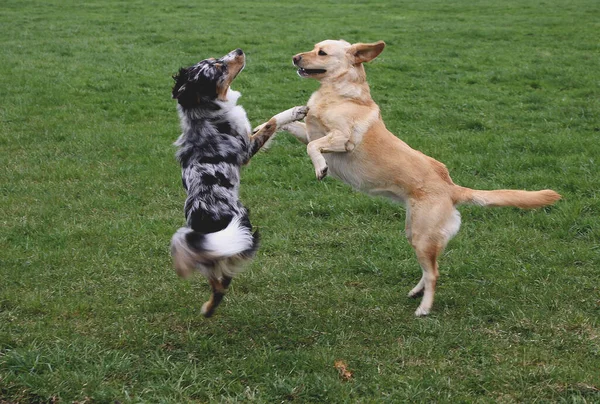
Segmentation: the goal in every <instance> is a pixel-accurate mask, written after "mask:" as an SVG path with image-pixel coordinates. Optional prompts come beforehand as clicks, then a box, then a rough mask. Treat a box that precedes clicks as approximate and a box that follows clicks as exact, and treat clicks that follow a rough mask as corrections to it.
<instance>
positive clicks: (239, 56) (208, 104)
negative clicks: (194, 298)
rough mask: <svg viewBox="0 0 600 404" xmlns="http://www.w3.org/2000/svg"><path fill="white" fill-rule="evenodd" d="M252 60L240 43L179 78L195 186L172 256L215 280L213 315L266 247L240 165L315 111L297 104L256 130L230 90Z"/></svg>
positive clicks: (186, 173)
mask: <svg viewBox="0 0 600 404" xmlns="http://www.w3.org/2000/svg"><path fill="white" fill-rule="evenodd" d="M244 65H245V55H244V52H242V50H241V49H236V50H234V51H232V52H230V53H228V54H227V55H225V56H223V57H222V58H220V59H206V60H203V61H201V62H199V63H198V64H196V65H194V66H191V67H188V68H182V69H180V70H179V73H178V74H176V75H175V76H174V77H173V79H174V80H175V86H174V87H173V98H175V99H177V102H178V107H177V109H178V112H179V117H180V120H181V128H182V131H183V133H182V134H181V136H180V137H179V139H177V141H176V142H175V145H176V146H178V147H179V150H178V151H177V159H178V160H179V162H180V163H181V169H182V182H183V187H184V188H185V189H186V191H187V199H186V201H185V208H184V209H185V217H186V221H187V224H186V227H182V228H180V229H179V230H177V232H176V233H175V234H174V235H173V238H172V240H171V255H172V256H173V263H174V266H175V270H176V271H177V274H178V275H179V276H182V277H188V276H189V275H191V274H192V273H194V272H195V271H198V272H200V273H201V274H202V275H204V276H205V277H206V278H207V279H208V281H209V283H210V286H211V288H212V294H211V297H210V299H209V300H208V301H207V302H206V303H204V305H203V306H202V314H203V315H204V316H206V317H210V316H211V315H213V313H214V311H215V309H216V307H217V306H218V305H219V303H220V302H221V300H222V299H223V295H224V294H225V290H226V289H227V287H228V286H229V283H230V282H231V279H232V277H233V276H234V275H235V274H236V273H237V272H239V271H240V270H241V269H242V267H243V264H244V263H247V262H248V261H249V260H250V259H251V258H253V257H254V255H255V253H256V251H257V248H258V232H255V233H254V234H253V233H252V225H251V224H250V220H249V218H248V210H247V209H246V208H245V207H244V206H243V205H242V203H241V202H240V200H239V186H240V167H241V166H242V165H244V164H246V163H248V161H249V160H250V158H251V157H252V156H253V155H254V154H255V153H256V152H258V150H259V149H260V148H261V147H262V146H263V145H264V144H265V142H266V141H267V140H269V138H270V137H271V135H273V134H274V133H275V132H276V130H277V129H278V128H279V127H281V126H282V125H285V124H288V123H291V122H293V121H296V120H299V119H302V118H304V116H305V115H306V113H307V111H308V109H307V108H306V107H294V108H291V109H289V110H287V111H284V112H282V113H280V114H277V115H275V116H274V117H273V118H271V119H270V120H269V121H268V122H267V123H265V124H263V125H262V126H261V129H260V130H258V131H257V132H256V133H254V134H252V133H251V129H250V122H249V121H248V118H247V117H246V112H245V111H244V108H242V107H241V106H240V105H237V100H238V98H239V97H240V93H239V92H237V91H233V90H231V88H230V85H231V82H232V81H233V80H234V79H235V77H236V76H237V75H238V73H239V72H240V71H241V70H242V69H243V68H244Z"/></svg>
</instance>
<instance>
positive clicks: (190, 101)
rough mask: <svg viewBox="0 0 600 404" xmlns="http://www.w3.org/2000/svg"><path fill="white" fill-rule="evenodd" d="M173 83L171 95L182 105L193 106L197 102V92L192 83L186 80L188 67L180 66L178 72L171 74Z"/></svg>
mask: <svg viewBox="0 0 600 404" xmlns="http://www.w3.org/2000/svg"><path fill="white" fill-rule="evenodd" d="M173 80H175V85H174V86H173V92H172V97H173V98H174V99H176V100H177V102H178V103H179V105H181V106H182V107H193V106H195V105H197V104H198V94H197V93H196V88H195V86H194V84H193V83H190V82H189V80H188V69H186V68H183V67H182V68H181V69H179V73H177V74H176V75H175V76H173Z"/></svg>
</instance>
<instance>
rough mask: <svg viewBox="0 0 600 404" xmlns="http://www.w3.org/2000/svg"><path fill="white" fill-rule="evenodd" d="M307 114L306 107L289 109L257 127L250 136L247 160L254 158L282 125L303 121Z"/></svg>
mask: <svg viewBox="0 0 600 404" xmlns="http://www.w3.org/2000/svg"><path fill="white" fill-rule="evenodd" d="M307 113H308V107H306V106H300V107H294V108H290V109H288V110H285V111H283V112H280V113H278V114H277V115H275V116H274V117H273V118H271V119H269V121H268V122H266V123H264V124H262V125H261V126H259V127H258V131H256V132H255V133H254V134H253V135H252V136H250V150H249V159H250V158H252V156H254V155H255V154H256V152H258V151H259V150H260V148H261V147H263V145H264V144H265V143H266V142H267V140H269V138H270V137H271V136H273V134H274V133H275V132H276V131H277V129H279V128H281V126H283V125H287V124H289V123H292V122H295V121H299V120H300V119H303V118H304V117H305V116H306V114H307Z"/></svg>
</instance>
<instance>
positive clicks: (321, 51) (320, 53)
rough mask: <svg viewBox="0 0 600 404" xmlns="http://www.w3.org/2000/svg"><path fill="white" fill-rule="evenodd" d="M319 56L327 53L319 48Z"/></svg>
mask: <svg viewBox="0 0 600 404" xmlns="http://www.w3.org/2000/svg"><path fill="white" fill-rule="evenodd" d="M319 56H327V54H326V53H325V52H323V50H322V49H319Z"/></svg>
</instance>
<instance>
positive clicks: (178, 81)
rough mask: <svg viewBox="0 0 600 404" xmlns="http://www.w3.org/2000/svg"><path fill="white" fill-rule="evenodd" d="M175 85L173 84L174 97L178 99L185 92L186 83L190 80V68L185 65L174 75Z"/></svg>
mask: <svg viewBox="0 0 600 404" xmlns="http://www.w3.org/2000/svg"><path fill="white" fill-rule="evenodd" d="M173 80H175V85H174V86H173V93H172V96H173V99H178V98H179V97H180V96H181V95H182V94H183V93H184V92H185V84H186V83H187V80H188V70H187V69H186V68H184V67H182V68H181V69H179V72H178V73H177V74H176V75H174V76H173Z"/></svg>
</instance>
